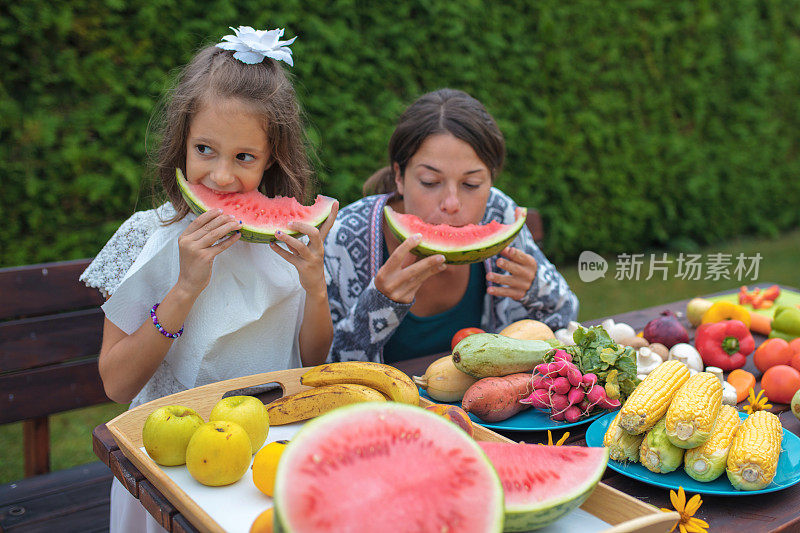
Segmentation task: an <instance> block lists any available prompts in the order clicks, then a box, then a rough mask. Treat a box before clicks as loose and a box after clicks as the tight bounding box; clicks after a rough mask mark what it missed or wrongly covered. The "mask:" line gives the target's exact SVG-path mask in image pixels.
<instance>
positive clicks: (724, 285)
mask: <svg viewBox="0 0 800 533" xmlns="http://www.w3.org/2000/svg"><path fill="white" fill-rule="evenodd" d="M798 244H800V230H797V231H794V232H791V233H787V234H784V235H781V236H780V237H778V238H776V239H769V240H766V239H756V238H747V239H741V240H737V241H735V242H730V243H727V244H725V245H724V246H718V247H712V248H707V249H703V250H698V251H697V252H696V253H700V254H703V261H701V262H705V259H706V255H707V254H711V253H717V252H722V253H730V254H733V255H734V256H736V255H737V254H739V253H742V254H744V255H745V256H747V257H749V256H752V255H753V254H755V253H756V252H758V253H760V254H761V256H762V259H761V262H760V266H759V274H758V279H757V280H756V281H755V282H754V281H752V280H751V279H747V280H743V281H737V280H736V279H735V277H734V278H733V279H731V280H720V281H712V280H699V281H691V280H681V279H678V278H677V277H675V269H674V268H673V269H672V270H671V271H670V272H669V273H668V275H667V280H666V281H663V280H662V279H661V278H660V277H658V276H656V277H654V278H653V279H651V280H650V281H645V280H643V279H640V280H639V281H635V280H625V281H618V280H615V279H614V277H615V273H616V269H615V265H614V263H613V261H611V259H614V258H611V257H606V258H605V259H607V260H609V269H608V271H607V272H606V276H605V278H602V279H599V280H597V281H593V282H589V283H585V282H583V281H581V280H580V277H579V276H578V268H577V261H575V263H574V264H572V265H560V268H559V270H560V271H561V272H562V273H563V274H564V277H565V278H566V279H567V281H568V282H569V284H570V286H571V287H572V289H573V290H574V291H575V293H576V294H577V295H578V298H579V299H580V303H581V309H580V316H579V318H580V320H589V319H592V318H599V317H602V316H607V315H613V314H617V313H623V312H626V311H631V310H633V309H641V308H643V307H651V306H655V305H659V304H663V303H668V302H672V301H675V300H681V299H684V298H691V297H694V296H699V295H702V294H708V293H711V292H717V291H721V290H725V289H735V288H737V287H739V286H740V285H748V284H749V285H752V284H754V283H756V282H762V283H763V282H774V283H780V284H784V285H791V286H794V287H798V286H800V279H799V278H798V272H799V271H800V270H799V269H798V266H799V265H800V246H798ZM587 249H591V246H589V245H587ZM655 253H656V254H657V257H660V254H661V252H655ZM672 257H673V259H674V257H675V254H672ZM648 266H649V255H646V256H645V261H644V264H643V267H642V268H643V272H645V270H646V269H647V267H648ZM673 266H674V263H673ZM643 277H644V276H643ZM126 407H127V406H124V405H119V404H111V403H109V404H104V405H99V406H96V407H89V408H86V409H77V410H75V411H69V412H66V413H61V414H58V415H54V416H52V417H51V418H50V421H51V422H50V424H51V426H50V441H51V458H52V459H51V460H52V465H51V466H52V469H53V470H59V469H62V468H69V467H71V466H75V465H79V464H83V463H87V462H90V461H94V460H95V459H96V457H95V455H94V453H93V452H92V430H93V429H94V427H95V426H97V425H98V424H100V423H102V422H107V421H108V420H111V419H112V418H114V417H115V416H117V415H118V414H119V413H121V412H123V411H124V410H125V409H126ZM0 449H1V450H3V460H2V461H0V483H7V482H9V481H13V480H16V479H20V478H21V477H23V462H22V461H23V459H22V457H23V453H22V424H21V423H16V424H7V425H5V426H0Z"/></svg>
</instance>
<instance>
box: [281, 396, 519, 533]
mask: <svg viewBox="0 0 800 533" xmlns="http://www.w3.org/2000/svg"><path fill="white" fill-rule="evenodd" d="M273 503H274V506H275V507H274V508H275V521H274V528H275V531H276V532H286V531H291V532H293V533H306V532H309V533H328V532H331V533H346V532H356V531H359V532H360V531H364V532H369V533H404V532H408V533H411V532H420V531H430V532H437V533H438V532H441V531H450V532H460V533H472V532H474V533H492V532H495V533H499V532H500V531H502V530H503V517H504V510H503V489H502V487H501V485H500V479H499V478H498V476H497V473H496V472H495V469H494V468H493V467H492V465H491V464H490V463H489V460H488V459H487V458H486V454H485V453H484V452H483V451H482V450H481V448H480V447H479V446H478V445H477V443H476V442H475V441H474V440H472V438H471V437H470V436H469V435H467V433H466V432H465V431H464V430H462V429H461V428H459V427H458V426H456V425H455V424H453V423H452V422H450V421H448V420H446V419H445V418H444V417H441V416H439V415H436V414H433V413H431V412H430V411H426V410H425V409H422V408H421V407H416V406H411V405H405V404H401V403H396V402H382V403H379V402H372V403H360V404H355V405H351V406H347V407H340V408H338V409H334V410H333V411H330V412H329V413H326V414H324V415H322V416H319V417H317V418H315V419H313V420H311V421H310V422H309V423H307V424H305V425H304V426H303V428H302V429H301V430H300V431H299V433H297V435H295V436H294V438H292V440H291V441H290V442H289V444H288V445H287V446H286V449H285V450H284V452H283V455H281V460H280V463H279V464H278V471H277V474H276V476H275V492H274V499H273Z"/></svg>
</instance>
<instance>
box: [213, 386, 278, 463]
mask: <svg viewBox="0 0 800 533" xmlns="http://www.w3.org/2000/svg"><path fill="white" fill-rule="evenodd" d="M215 420H226V421H228V422H236V423H237V424H239V425H240V426H242V427H243V428H244V430H245V431H246V432H247V434H248V435H249V436H250V446H251V447H252V449H253V453H256V452H257V451H258V450H259V449H260V448H261V445H263V444H264V441H266V440H267V433H269V414H268V413H267V406H266V405H264V403H263V402H262V401H261V400H259V399H258V398H256V397H255V396H229V397H227V398H223V399H221V400H220V401H219V402H217V405H215V406H214V408H213V409H212V410H211V414H210V415H209V416H208V421H209V422H211V421H215Z"/></svg>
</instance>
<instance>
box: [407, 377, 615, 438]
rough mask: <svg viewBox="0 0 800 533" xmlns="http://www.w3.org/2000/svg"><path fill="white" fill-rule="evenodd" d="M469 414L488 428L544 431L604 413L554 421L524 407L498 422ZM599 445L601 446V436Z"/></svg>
mask: <svg viewBox="0 0 800 533" xmlns="http://www.w3.org/2000/svg"><path fill="white" fill-rule="evenodd" d="M419 395H420V396H422V397H423V398H425V399H426V400H430V401H432V402H434V403H443V404H449V405H456V406H458V407H461V402H440V401H439V400H434V399H433V398H431V397H430V396H428V395H427V393H426V392H425V391H424V390H422V389H420V391H419ZM467 414H469V418H470V419H471V420H472V421H473V422H474V423H476V424H480V425H481V426H483V427H485V428H489V429H500V430H503V431H544V430H547V429H561V428H568V427H572V426H578V425H580V424H585V423H587V422H591V421H592V420H595V419H597V418H599V417H601V416H603V415H604V414H605V411H600V412H599V413H597V414H595V415H592V416H590V417H588V418H584V419H583V420H578V421H577V422H571V423H567V422H556V421H555V420H550V415H549V414H548V413H546V412H544V411H537V410H536V409H534V408H533V407H531V408H530V409H526V410H525V411H522V412H521V413H517V414H515V415H514V416H512V417H511V418H506V419H505V420H501V421H500V422H484V421H483V420H481V419H480V418H478V417H477V416H475V415H473V414H472V413H467ZM600 440H601V446H602V438H601V439H600Z"/></svg>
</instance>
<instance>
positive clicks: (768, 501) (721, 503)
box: [92, 284, 800, 533]
mask: <svg viewBox="0 0 800 533" xmlns="http://www.w3.org/2000/svg"><path fill="white" fill-rule="evenodd" d="M761 285H764V286H768V285H770V284H759V286H761ZM784 288H786V289H792V288H791V287H784ZM793 290H797V289H793ZM726 292H728V293H729V292H731V291H726ZM686 303H687V300H682V301H679V302H674V303H671V304H666V305H659V306H655V307H651V308H648V309H642V310H638V311H632V312H629V313H622V314H619V315H614V316H612V317H608V318H613V319H614V321H615V322H624V323H627V324H630V325H631V326H633V328H634V329H635V330H636V331H641V330H642V328H643V327H644V325H645V324H646V323H647V322H649V321H650V320H652V319H653V318H655V317H656V316H658V314H659V312H660V311H662V310H665V309H670V310H672V311H673V312H676V313H678V312H680V313H681V314H683V313H684V312H685V310H686ZM603 320H604V319H597V320H590V321H586V322H584V325H586V326H593V325H598V324H600V322H602V321H603ZM681 320H682V322H683V323H684V325H685V326H687V328H688V329H689V333H690V336H691V337H692V340H693V338H694V330H693V329H692V328H691V327H690V326H689V324H688V322H686V320H685V318H681ZM755 338H756V344H757V345H758V344H760V343H761V342H763V341H764V339H765V337H763V336H761V335H755ZM438 357H440V356H439V355H434V356H428V357H420V358H417V359H411V360H408V361H403V362H400V363H397V364H396V366H397V367H398V368H400V369H401V370H403V371H404V372H405V373H407V374H409V375H417V376H420V375H422V374H423V373H424V372H425V369H426V368H427V367H428V365H429V364H430V363H431V362H432V361H434V360H435V359H437V358H438ZM745 369H746V370H749V371H750V372H752V373H753V374H755V375H756V376H759V372H758V370H756V368H755V365H753V361H752V357H750V358H748V362H747V365H746V366H745ZM771 410H772V412H774V413H776V414H778V416H779V417H780V420H781V423H782V424H783V427H784V428H786V429H787V430H789V431H792V432H793V433H795V434H796V435H800V421H799V420H798V419H797V418H796V417H795V416H794V415H793V414H792V413H791V411H789V407H788V406H787V405H784V404H773V407H772V409H771ZM587 427H588V424H587V425H582V426H574V427H571V428H568V429H567V430H568V431H569V432H570V436H569V438H568V439H567V441H566V444H571V445H585V444H586V441H585V438H584V437H585V433H586V428H587ZM498 433H501V434H503V435H505V436H507V437H509V438H511V439H514V440H517V441H525V442H532V443H539V442H547V433H546V432H541V431H534V432H503V431H499V432H498ZM562 434H563V432H562V431H556V432H555V434H554V438H557V437H560V436H561V435H562ZM92 437H93V445H94V452H95V454H96V455H97V456H98V457H99V458H100V459H101V460H102V461H103V462H104V463H105V464H106V465H108V467H109V468H110V469H111V471H112V472H113V473H114V475H115V476H116V477H117V479H119V480H120V481H121V482H122V483H123V484H124V485H125V487H126V488H127V489H128V490H129V491H130V493H131V494H133V495H134V496H135V497H137V498H139V500H140V501H141V503H142V505H144V507H145V508H146V509H147V510H148V511H149V512H150V514H152V515H153V516H154V517H155V518H156V520H158V521H159V522H160V523H161V525H163V526H164V528H166V529H167V530H169V531H174V532H184V531H185V532H195V531H197V530H196V529H195V528H194V526H192V525H191V523H190V522H189V521H188V520H187V519H186V518H184V517H183V516H182V515H181V514H180V513H179V512H178V511H177V510H176V509H175V507H173V506H172V504H170V503H169V501H167V499H166V498H165V497H164V496H163V495H162V494H161V493H160V492H159V491H158V490H157V489H156V488H155V487H153V485H152V484H151V483H150V482H149V481H147V480H146V479H145V478H144V476H143V475H142V474H141V473H140V472H139V471H138V470H137V469H136V467H135V466H134V465H133V464H132V463H131V462H130V461H129V460H128V459H127V458H125V456H124V455H123V454H122V452H121V451H120V450H119V447H118V446H117V445H116V443H115V441H114V438H113V437H112V436H111V433H110V432H109V431H108V429H106V426H105V424H100V425H99V426H97V427H96V428H95V430H94V432H93V434H92ZM603 482H604V483H606V484H607V485H610V486H611V487H614V488H616V489H619V490H621V491H623V492H625V493H627V494H630V495H631V496H634V497H636V498H639V499H640V500H642V501H644V502H647V503H650V504H652V505H655V506H656V507H666V508H671V507H672V504H671V503H670V500H669V490H668V489H663V488H660V487H654V486H652V485H648V484H646V483H642V482H640V481H637V480H634V479H630V478H628V477H626V476H623V475H621V474H618V473H617V472H615V471H613V470H611V469H608V470H606V473H605V475H604V477H603ZM691 495H692V493H689V494H687V498H689V497H691ZM702 498H703V505H702V506H701V507H700V510H699V511H698V512H697V513H696V514H695V516H697V517H699V518H702V519H703V520H705V521H706V522H708V523H709V524H710V526H711V531H713V532H714V533H717V532H722V531H731V532H736V533H741V532H748V533H761V532H779V531H780V532H795V531H798V532H800V484H797V485H794V486H793V487H790V488H788V489H785V490H782V491H778V492H772V493H768V494H760V495H743V496H736V497H719V496H705V495H704V496H702Z"/></svg>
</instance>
